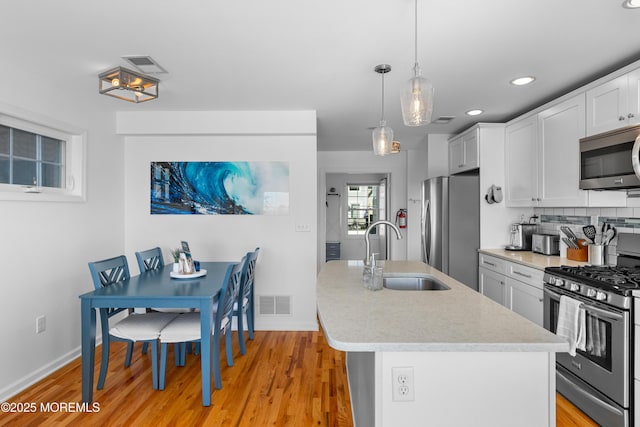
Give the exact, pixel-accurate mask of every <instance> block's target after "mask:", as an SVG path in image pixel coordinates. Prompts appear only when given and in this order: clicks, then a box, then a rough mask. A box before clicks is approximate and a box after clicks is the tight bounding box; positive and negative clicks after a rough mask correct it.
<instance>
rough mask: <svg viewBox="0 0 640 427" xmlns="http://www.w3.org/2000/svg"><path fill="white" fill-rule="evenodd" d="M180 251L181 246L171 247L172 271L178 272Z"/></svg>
mask: <svg viewBox="0 0 640 427" xmlns="http://www.w3.org/2000/svg"><path fill="white" fill-rule="evenodd" d="M181 253H182V249H181V248H175V249H171V256H172V257H173V272H174V273H179V272H180V254H181Z"/></svg>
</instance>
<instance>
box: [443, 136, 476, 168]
mask: <svg viewBox="0 0 640 427" xmlns="http://www.w3.org/2000/svg"><path fill="white" fill-rule="evenodd" d="M478 153H479V151H478V130H477V129H476V128H473V129H472V130H469V131H467V132H465V133H463V134H461V135H459V136H457V137H455V138H454V139H452V140H451V142H450V143H449V174H450V175H453V174H456V173H459V172H464V171H468V170H472V169H476V168H477V167H478V166H479V162H478Z"/></svg>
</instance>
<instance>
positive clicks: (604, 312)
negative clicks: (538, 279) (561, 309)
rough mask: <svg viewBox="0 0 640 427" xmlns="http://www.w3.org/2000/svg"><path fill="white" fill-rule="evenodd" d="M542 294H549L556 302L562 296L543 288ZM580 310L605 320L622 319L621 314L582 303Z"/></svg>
mask: <svg viewBox="0 0 640 427" xmlns="http://www.w3.org/2000/svg"><path fill="white" fill-rule="evenodd" d="M544 293H545V294H549V295H551V296H552V297H555V299H557V300H558V301H559V300H560V297H561V296H562V295H560V294H559V293H557V292H553V291H551V290H549V289H547V288H544ZM580 302H582V301H581V300H580ZM582 308H584V309H585V310H587V311H591V312H594V313H598V314H599V315H600V316H601V317H605V318H607V319H611V320H622V319H623V318H624V317H623V316H622V314H618V313H615V312H612V311H608V310H603V309H601V308H598V307H596V306H593V305H591V304H587V303H585V302H582Z"/></svg>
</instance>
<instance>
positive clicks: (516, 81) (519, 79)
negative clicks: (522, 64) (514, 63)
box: [511, 76, 536, 86]
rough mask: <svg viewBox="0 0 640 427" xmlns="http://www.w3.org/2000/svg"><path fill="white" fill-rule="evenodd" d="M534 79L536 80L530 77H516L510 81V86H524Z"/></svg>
mask: <svg viewBox="0 0 640 427" xmlns="http://www.w3.org/2000/svg"><path fill="white" fill-rule="evenodd" d="M535 79H536V78H535V77H532V76H524V77H517V78H515V79H513V80H511V84H512V85H515V86H524V85H528V84H529V83H533V81H534V80H535Z"/></svg>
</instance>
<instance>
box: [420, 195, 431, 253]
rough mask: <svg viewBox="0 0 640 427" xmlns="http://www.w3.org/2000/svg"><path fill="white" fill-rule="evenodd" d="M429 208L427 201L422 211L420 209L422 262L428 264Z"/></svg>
mask: <svg viewBox="0 0 640 427" xmlns="http://www.w3.org/2000/svg"><path fill="white" fill-rule="evenodd" d="M429 218H431V206H430V204H429V200H426V201H425V205H424V209H422V252H423V253H422V255H423V258H424V262H426V263H427V264H429V258H431V221H428V219H429Z"/></svg>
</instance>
